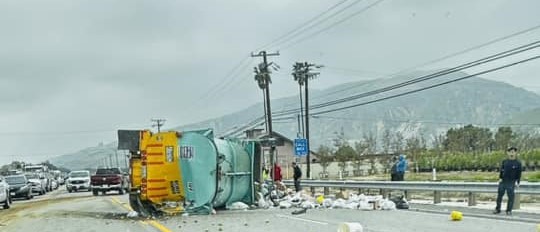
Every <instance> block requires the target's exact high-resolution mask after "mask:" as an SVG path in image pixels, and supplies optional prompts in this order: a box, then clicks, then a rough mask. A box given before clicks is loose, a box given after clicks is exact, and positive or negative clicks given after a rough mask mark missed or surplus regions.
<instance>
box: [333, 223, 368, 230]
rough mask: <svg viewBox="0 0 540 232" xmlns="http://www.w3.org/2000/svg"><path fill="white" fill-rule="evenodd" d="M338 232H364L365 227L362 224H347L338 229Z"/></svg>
mask: <svg viewBox="0 0 540 232" xmlns="http://www.w3.org/2000/svg"><path fill="white" fill-rule="evenodd" d="M337 231H338V232H363V231H364V227H363V226H362V225H361V224H360V223H351V222H346V223H343V224H341V225H339V227H338V230H337Z"/></svg>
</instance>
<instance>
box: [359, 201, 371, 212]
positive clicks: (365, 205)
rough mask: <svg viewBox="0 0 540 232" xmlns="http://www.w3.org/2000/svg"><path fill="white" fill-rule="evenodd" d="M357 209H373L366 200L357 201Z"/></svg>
mask: <svg viewBox="0 0 540 232" xmlns="http://www.w3.org/2000/svg"><path fill="white" fill-rule="evenodd" d="M358 209H360V210H373V206H372V205H371V204H369V203H368V202H367V201H360V202H359V203H358Z"/></svg>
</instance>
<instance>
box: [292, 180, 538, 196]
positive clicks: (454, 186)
mask: <svg viewBox="0 0 540 232" xmlns="http://www.w3.org/2000/svg"><path fill="white" fill-rule="evenodd" d="M283 183H284V184H285V185H288V186H292V185H294V183H293V181H292V180H284V181H283ZM301 186H302V187H330V188H359V189H385V190H404V191H407V190H408V191H440V192H471V193H496V192H497V189H498V183H495V182H421V181H337V180H301ZM516 193H517V194H531V195H540V183H527V182H522V183H521V184H520V185H519V188H517V189H516Z"/></svg>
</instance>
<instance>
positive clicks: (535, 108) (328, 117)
mask: <svg viewBox="0 0 540 232" xmlns="http://www.w3.org/2000/svg"><path fill="white" fill-rule="evenodd" d="M423 74H426V72H416V73H413V74H409V75H406V76H400V77H396V78H391V79H377V80H370V81H361V82H353V83H346V84H341V85H338V86H334V87H330V88H327V89H324V90H312V91H311V92H310V103H311V105H312V106H314V105H316V104H318V103H323V102H328V101H332V100H335V99H341V98H345V97H349V96H352V95H356V94H361V93H366V92H368V91H372V90H375V89H379V88H382V87H387V86H389V85H392V84H396V83H400V82H402V81H404V80H409V79H410V78H411V77H417V76H420V75H423ZM465 75H466V74H465V73H456V74H454V75H451V76H449V77H446V78H445V79H446V80H451V79H454V78H457V77H462V76H465ZM440 81H441V80H440V79H439V80H437V81H427V82H425V83H419V84H414V85H410V86H407V87H404V88H400V89H397V90H393V91H391V92H387V93H383V94H379V95H376V96H371V97H367V98H362V99H358V100H354V101H350V102H347V103H344V104H341V105H336V106H332V107H329V108H328V107H327V108H322V109H314V110H312V111H311V113H312V114H314V115H315V116H313V117H311V119H310V125H311V129H310V131H311V141H312V143H311V144H312V145H313V146H312V147H313V148H315V147H317V146H318V145H320V144H328V143H330V141H331V140H332V139H333V138H334V137H335V136H336V135H335V133H337V132H341V131H343V132H344V135H345V137H346V138H347V139H350V140H359V139H361V138H362V136H363V135H364V134H367V133H372V134H374V135H376V136H377V137H378V138H379V139H381V137H382V134H383V132H384V131H385V130H386V129H388V130H390V131H391V132H396V131H399V132H401V133H402V134H403V135H404V136H405V137H410V136H413V135H420V134H421V135H423V136H424V137H425V138H426V140H430V138H433V137H434V136H435V135H438V134H440V133H443V132H445V131H446V130H447V129H449V128H451V127H457V126H463V125H466V124H475V125H479V126H484V127H493V128H495V127H497V126H498V125H497V124H501V123H507V122H509V121H511V122H514V121H515V122H520V123H534V122H536V123H538V120H540V117H539V116H538V115H540V96H539V95H537V94H535V93H532V92H528V91H526V90H524V89H522V88H517V87H514V86H512V85H509V84H506V83H502V82H496V81H491V80H487V79H482V78H472V79H467V80H464V81H460V82H455V83H452V84H449V85H444V86H442V87H438V88H434V89H429V90H426V91H422V92H417V93H414V94H411V95H406V96H403V97H399V98H394V99H389V100H385V101H380V102H377V103H373V104H367V105H363V106H359V107H354V108H350V109H347V110H343V111H336V112H331V113H326V114H317V112H320V111H321V110H327V109H332V108H335V107H339V106H348V105H351V104H356V103H363V102H366V101H370V100H375V99H379V98H381V97H385V96H390V95H394V94H399V93H403V92H405V91H409V90H414V89H418V88H421V87H424V86H427V85H430V84H433V83H438V82H440ZM297 107H299V99H298V96H297V95H294V96H291V97H287V98H280V99H274V100H272V111H273V112H278V111H282V110H287V109H295V108H297ZM262 115H263V105H262V103H259V104H255V105H253V106H250V107H248V108H246V109H244V110H241V111H238V112H236V113H233V114H229V115H225V116H223V117H219V118H215V119H211V120H206V121H203V122H200V123H196V124H190V125H183V126H179V127H175V128H173V129H174V130H188V129H199V128H214V130H215V134H216V135H222V134H224V133H225V132H229V131H232V130H238V129H242V126H244V125H245V124H246V123H248V122H250V121H252V120H254V119H256V118H258V117H261V116H262ZM280 118H281V119H280ZM274 120H275V123H274V130H275V131H278V132H280V133H282V134H284V135H286V136H288V137H291V138H293V137H296V134H297V131H298V128H297V127H298V126H297V125H298V124H297V120H296V114H291V115H287V116H286V118H285V119H283V117H275V118H274ZM535 120H536V121H535ZM239 131H240V132H242V130H239ZM240 135H241V133H240V134H237V136H240ZM114 148H115V146H114V145H113V144H109V145H106V146H102V147H93V148H86V149H84V150H81V151H80V152H76V153H73V154H68V155H66V156H62V157H58V158H55V159H52V160H51V162H53V163H54V164H58V165H61V166H66V167H69V168H75V167H76V168H86V167H88V166H89V165H90V166H91V165H94V166H95V165H97V164H99V160H102V159H104V158H105V157H108V156H107V154H112V153H113V152H114V151H113V150H114Z"/></svg>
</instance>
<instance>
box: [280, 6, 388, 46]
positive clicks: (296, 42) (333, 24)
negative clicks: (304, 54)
mask: <svg viewBox="0 0 540 232" xmlns="http://www.w3.org/2000/svg"><path fill="white" fill-rule="evenodd" d="M382 1H384V0H377V1H376V2H374V3H371V4H369V5H368V6H366V7H364V8H362V9H360V10H359V11H357V12H354V13H352V14H350V15H348V16H346V17H345V18H343V19H341V20H339V21H337V22H334V23H332V24H330V25H329V26H327V27H324V28H323V29H320V30H318V31H315V32H313V33H311V34H309V35H307V36H304V37H302V38H300V39H298V40H296V41H294V42H292V43H290V44H288V45H287V46H285V47H283V48H282V49H281V50H286V49H288V48H290V47H292V46H294V45H296V44H298V43H300V42H303V41H305V40H307V39H310V38H313V37H315V36H317V35H319V34H321V33H323V32H325V31H327V30H329V29H330V28H332V27H334V26H336V25H339V24H341V23H343V22H345V21H347V20H349V19H351V18H353V17H355V16H357V15H359V14H361V13H364V12H365V11H367V10H369V9H371V8H372V7H374V6H376V5H377V4H379V3H381V2H382Z"/></svg>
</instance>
